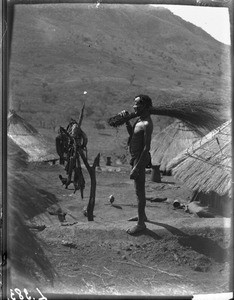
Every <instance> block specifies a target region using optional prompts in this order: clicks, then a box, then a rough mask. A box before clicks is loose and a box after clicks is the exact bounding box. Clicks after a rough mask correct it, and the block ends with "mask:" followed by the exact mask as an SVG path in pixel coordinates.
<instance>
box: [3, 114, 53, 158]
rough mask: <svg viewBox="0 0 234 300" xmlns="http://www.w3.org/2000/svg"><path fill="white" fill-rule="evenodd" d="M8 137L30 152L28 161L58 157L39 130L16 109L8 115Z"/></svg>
mask: <svg viewBox="0 0 234 300" xmlns="http://www.w3.org/2000/svg"><path fill="white" fill-rule="evenodd" d="M7 125H8V128H7V129H8V137H10V138H11V139H12V140H13V141H14V142H15V143H16V144H17V145H18V146H19V147H20V148H21V149H23V150H24V151H25V152H26V153H27V154H28V161H30V162H38V161H48V160H52V159H55V158H57V155H56V154H55V150H54V151H53V150H51V149H50V148H51V147H49V145H48V143H47V142H46V141H45V139H44V138H43V137H42V136H41V135H40V134H39V133H38V131H37V130H36V129H35V128H34V127H33V126H32V125H30V124H29V123H28V122H27V121H25V120H24V119H23V118H21V117H20V116H18V115H17V114H16V113H15V112H14V111H10V113H9V115H8V124H7Z"/></svg>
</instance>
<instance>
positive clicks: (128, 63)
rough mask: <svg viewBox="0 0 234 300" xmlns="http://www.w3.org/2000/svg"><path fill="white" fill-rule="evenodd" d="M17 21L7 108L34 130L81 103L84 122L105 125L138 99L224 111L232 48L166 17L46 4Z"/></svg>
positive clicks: (138, 10)
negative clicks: (216, 105)
mask: <svg viewBox="0 0 234 300" xmlns="http://www.w3.org/2000/svg"><path fill="white" fill-rule="evenodd" d="M15 16H16V17H15V24H14V25H15V27H14V35H13V54H12V64H11V70H12V72H11V87H12V89H11V90H12V98H13V102H12V105H11V106H13V107H12V108H14V109H16V110H18V111H20V113H21V115H22V116H23V117H26V118H27V120H28V121H32V122H33V125H34V126H37V127H47V128H52V127H53V126H55V124H56V123H58V122H60V123H61V122H66V121H67V119H70V117H71V116H72V117H74V116H77V114H78V111H79V108H80V106H81V102H83V101H84V100H85V101H86V114H87V116H86V117H88V118H91V119H95V120H97V119H100V118H102V119H104V118H105V117H107V116H109V115H110V113H113V112H117V111H119V109H121V108H128V107H130V105H131V99H132V98H133V96H134V95H136V94H138V93H147V94H149V95H150V96H151V97H152V98H153V99H154V101H157V99H163V101H170V100H172V99H173V98H175V99H176V98H177V97H179V96H181V95H183V96H186V97H188V98H190V99H191V101H193V100H194V99H195V98H197V97H203V98H204V100H206V99H213V101H223V102H225V103H226V106H228V105H229V103H228V101H229V98H230V47H228V46H226V45H224V44H221V43H220V42H218V41H216V40H215V39H213V38H212V37H211V36H210V35H209V34H207V33H206V32H204V31H203V30H202V29H201V28H198V27H196V26H194V25H193V24H191V23H188V22H186V21H184V20H182V19H181V18H180V17H178V16H176V15H173V14H172V13H171V12H170V11H169V10H167V9H155V8H154V9H152V8H150V7H149V6H147V5H145V6H143V5H141V6H140V7H139V6H137V5H136V6H134V5H122V6H118V5H101V6H100V8H98V9H97V8H95V6H94V5H91V4H90V5H87V4H61V5H49V4H48V5H32V6H19V7H17V10H16V14H15ZM85 90H86V91H88V94H87V95H86V96H84V94H83V92H84V91H85Z"/></svg>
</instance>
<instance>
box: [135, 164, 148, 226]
mask: <svg viewBox="0 0 234 300" xmlns="http://www.w3.org/2000/svg"><path fill="white" fill-rule="evenodd" d="M134 184H135V191H136V196H137V204H138V223H137V224H139V225H145V221H146V219H147V218H146V214H145V205H146V199H145V169H142V170H140V172H139V176H138V177H137V179H136V180H134Z"/></svg>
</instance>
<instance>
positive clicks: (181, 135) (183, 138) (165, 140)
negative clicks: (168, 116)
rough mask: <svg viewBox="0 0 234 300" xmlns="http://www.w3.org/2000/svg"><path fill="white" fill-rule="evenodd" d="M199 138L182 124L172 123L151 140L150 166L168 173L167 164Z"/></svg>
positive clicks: (179, 122) (177, 121) (178, 122)
mask: <svg viewBox="0 0 234 300" xmlns="http://www.w3.org/2000/svg"><path fill="white" fill-rule="evenodd" d="M199 138H200V136H199V135H198V134H197V133H195V132H193V131H191V129H189V128H188V127H187V126H186V125H185V124H184V123H182V122H181V121H179V120H176V121H174V122H173V123H172V124H171V125H169V126H167V127H166V128H165V129H164V130H162V131H161V132H160V133H158V134H157V135H155V136H154V138H153V139H152V141H151V151H150V154H151V158H152V164H153V165H160V170H161V171H170V168H168V163H169V162H170V161H171V160H172V159H173V158H174V157H176V156H177V155H178V154H179V153H181V152H182V151H183V150H184V149H186V148H188V147H189V146H190V145H192V144H193V143H194V141H196V140H198V139H199Z"/></svg>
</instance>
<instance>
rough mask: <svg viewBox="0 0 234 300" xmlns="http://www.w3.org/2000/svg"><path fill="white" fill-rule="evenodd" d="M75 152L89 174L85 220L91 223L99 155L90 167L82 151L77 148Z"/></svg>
mask: <svg viewBox="0 0 234 300" xmlns="http://www.w3.org/2000/svg"><path fill="white" fill-rule="evenodd" d="M77 150H78V152H79V154H80V156H81V158H82V160H83V162H84V164H85V166H86V168H87V170H88V172H89V175H90V179H91V187H90V196H89V203H88V206H87V218H88V221H93V210H94V206H95V197H96V183H97V182H96V167H97V166H98V165H99V161H100V153H98V155H97V156H96V158H95V159H94V162H93V165H92V166H90V165H89V163H88V160H87V158H86V157H85V155H84V152H83V150H82V149H81V148H78V149H77Z"/></svg>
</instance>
